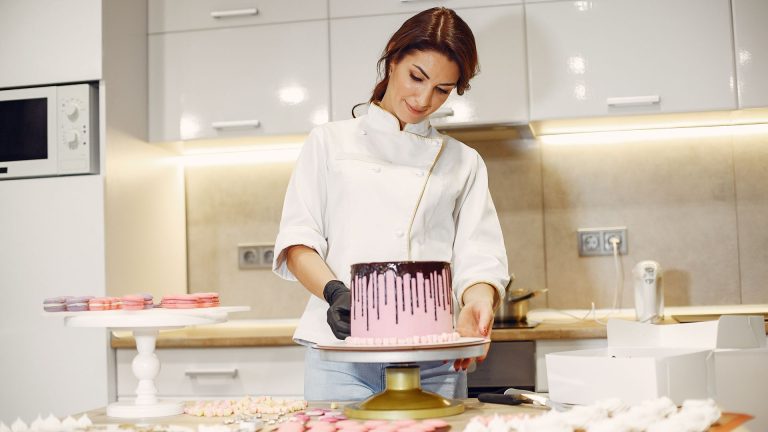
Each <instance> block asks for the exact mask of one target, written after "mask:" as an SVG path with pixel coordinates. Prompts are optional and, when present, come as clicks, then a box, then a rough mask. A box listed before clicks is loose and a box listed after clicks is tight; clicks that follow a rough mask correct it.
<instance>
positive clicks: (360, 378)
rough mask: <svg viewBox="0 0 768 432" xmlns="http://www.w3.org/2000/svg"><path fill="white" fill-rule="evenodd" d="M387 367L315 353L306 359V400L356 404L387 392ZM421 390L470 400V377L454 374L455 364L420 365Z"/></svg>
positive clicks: (439, 362) (311, 352)
mask: <svg viewBox="0 0 768 432" xmlns="http://www.w3.org/2000/svg"><path fill="white" fill-rule="evenodd" d="M387 365H388V363H347V362H333V361H327V360H322V359H320V355H319V353H318V351H317V350H316V349H312V348H307V352H306V354H305V356H304V399H305V400H307V401H356V400H364V399H367V398H368V397H369V396H372V395H374V394H376V393H379V392H381V391H382V390H384V388H385V386H386V378H385V375H384V368H385V367H386V366H387ZM418 365H419V366H420V369H421V388H422V389H424V390H427V391H431V392H433V393H437V394H439V395H441V396H443V397H445V398H449V399H461V398H466V397H467V373H466V371H460V372H456V371H454V370H453V362H452V361H449V362H448V363H447V364H443V362H442V361H434V362H422V363H418Z"/></svg>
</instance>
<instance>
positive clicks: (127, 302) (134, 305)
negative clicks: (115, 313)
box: [121, 295, 144, 310]
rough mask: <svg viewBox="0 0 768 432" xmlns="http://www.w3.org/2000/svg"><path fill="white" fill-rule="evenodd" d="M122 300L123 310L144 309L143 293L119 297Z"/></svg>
mask: <svg viewBox="0 0 768 432" xmlns="http://www.w3.org/2000/svg"><path fill="white" fill-rule="evenodd" d="M121 301H122V302H123V309H124V310H141V309H144V296H143V295H127V296H123V297H122V298H121Z"/></svg>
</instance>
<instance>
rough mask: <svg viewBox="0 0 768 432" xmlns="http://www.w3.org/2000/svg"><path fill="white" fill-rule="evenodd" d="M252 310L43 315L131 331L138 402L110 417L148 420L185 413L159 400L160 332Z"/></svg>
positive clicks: (111, 408) (118, 405)
mask: <svg viewBox="0 0 768 432" xmlns="http://www.w3.org/2000/svg"><path fill="white" fill-rule="evenodd" d="M249 310H251V308H250V307H249V306H220V307H212V308H195V309H164V308H155V309H143V310H110V311H87V312H44V315H45V316H47V317H57V318H64V325H66V326H69V327H105V328H110V329H123V330H130V331H131V332H132V333H133V337H134V339H135V340H136V350H137V351H138V354H136V357H134V358H133V363H132V370H133V374H134V376H136V379H137V380H138V381H139V385H138V387H136V400H135V401H133V402H114V403H111V404H109V405H108V406H107V416H109V417H118V418H145V417H164V416H172V415H178V414H181V413H183V412H184V405H183V403H181V402H173V401H162V400H159V399H158V398H157V387H156V386H155V377H157V374H158V373H159V372H160V359H158V357H157V355H156V354H155V344H156V342H157V335H158V333H159V332H160V330H170V329H177V328H183V327H187V326H195V325H204V324H216V323H221V322H225V321H226V320H227V314H229V313H231V312H246V311H249Z"/></svg>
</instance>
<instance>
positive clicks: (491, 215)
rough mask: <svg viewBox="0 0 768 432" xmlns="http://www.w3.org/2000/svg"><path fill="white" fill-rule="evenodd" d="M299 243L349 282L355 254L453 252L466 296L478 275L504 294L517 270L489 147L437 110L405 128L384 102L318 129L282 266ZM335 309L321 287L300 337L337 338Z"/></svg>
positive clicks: (298, 187)
mask: <svg viewBox="0 0 768 432" xmlns="http://www.w3.org/2000/svg"><path fill="white" fill-rule="evenodd" d="M293 245H305V246H308V247H310V248H312V249H314V250H315V251H317V253H318V254H319V255H320V256H321V257H322V258H323V259H324V260H325V262H326V263H327V264H328V266H329V267H330V269H331V271H333V273H334V275H335V276H336V278H337V279H339V280H341V281H342V282H344V283H345V284H346V285H347V286H349V282H350V278H351V275H350V269H351V266H352V264H355V263H363V262H381V261H408V260H414V261H447V262H450V263H451V270H452V276H453V290H454V293H455V295H456V297H457V299H461V296H462V294H463V292H464V290H465V289H466V288H468V287H469V286H471V285H473V284H476V283H478V282H485V283H488V284H490V285H492V286H493V287H495V288H496V289H497V290H498V291H499V295H500V298H503V296H504V287H505V286H506V284H507V282H508V280H509V272H508V270H507V256H506V251H505V249H504V239H503V237H502V233H501V226H500V225H499V219H498V216H497V215H496V209H495V208H494V205H493V201H492V200H491V195H490V193H489V191H488V173H487V170H486V168H485V164H484V163H483V160H482V158H481V157H480V155H479V154H478V153H477V152H476V151H475V150H474V149H472V148H470V147H468V146H466V145H464V144H463V143H461V142H459V141H457V140H455V139H453V138H451V137H449V136H446V135H442V134H441V133H439V132H438V131H437V130H435V128H433V127H432V126H431V125H430V124H429V120H424V121H423V122H421V123H418V124H407V125H406V126H405V128H404V130H403V131H401V130H400V124H399V122H398V120H397V118H396V117H395V116H393V115H392V114H390V113H389V112H387V111H385V110H384V109H382V108H380V107H379V106H377V105H376V104H371V105H370V108H369V110H368V114H367V115H364V116H361V117H358V118H356V119H351V120H344V121H337V122H331V123H327V124H324V125H322V126H319V127H316V128H314V129H313V130H312V132H311V133H310V134H309V137H308V138H307V140H306V142H305V143H304V146H303V148H302V150H301V154H300V156H299V159H298V161H297V162H296V166H295V168H294V171H293V174H292V176H291V179H290V182H289V183H288V189H287V191H286V194H285V202H284V204H283V215H282V219H281V221H280V231H279V233H278V235H277V239H276V240H275V260H274V263H273V271H274V272H275V273H276V274H277V275H278V276H280V277H282V278H284V279H287V280H294V281H295V280H296V277H295V276H294V275H293V274H292V273H291V272H290V270H288V267H287V265H286V256H285V251H286V249H287V248H288V247H290V246H293ZM457 304H460V303H459V302H458V301H457ZM327 309H328V304H327V303H326V302H325V300H323V299H321V298H318V297H316V296H311V297H310V300H309V302H308V304H307V306H306V309H305V310H304V314H303V315H302V317H301V320H300V321H299V325H298V327H297V328H296V332H295V333H294V336H293V337H294V340H295V341H297V342H299V343H330V342H333V341H337V339H336V338H335V337H334V335H333V333H332V332H331V329H330V327H329V326H328V324H327V322H326V311H327Z"/></svg>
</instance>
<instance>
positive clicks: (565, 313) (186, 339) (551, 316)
mask: <svg viewBox="0 0 768 432" xmlns="http://www.w3.org/2000/svg"><path fill="white" fill-rule="evenodd" d="M724 313H740V314H743V313H755V314H768V304H762V305H733V306H701V307H670V308H667V309H666V310H665V320H664V323H665V324H674V323H677V321H675V320H674V319H673V318H672V316H694V315H712V314H724ZM528 317H529V320H530V321H538V322H540V324H539V325H537V326H536V327H534V328H532V329H494V330H493V332H492V334H491V340H492V341H496V342H503V341H523V340H528V341H530V340H533V341H535V340H552V339H602V338H605V337H606V327H605V324H604V322H605V320H606V319H608V318H620V319H629V320H632V319H634V309H620V310H617V311H606V310H598V311H595V313H592V314H590V311H587V310H533V311H530V312H529V314H528ZM572 317H587V318H586V319H583V320H582V319H576V318H572ZM297 324H298V320H297V319H284V320H232V321H228V322H226V323H221V324H214V325H207V326H197V327H187V328H184V329H179V330H169V331H161V332H160V335H159V336H158V338H157V348H207V347H227V348H231V347H264V346H291V345H295V343H294V342H293V339H292V335H293V332H294V330H295V329H296V325H297ZM766 333H768V324H767V325H766ZM135 347H136V343H135V341H134V339H133V337H132V336H131V334H130V332H125V331H115V332H113V333H112V348H135Z"/></svg>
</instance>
